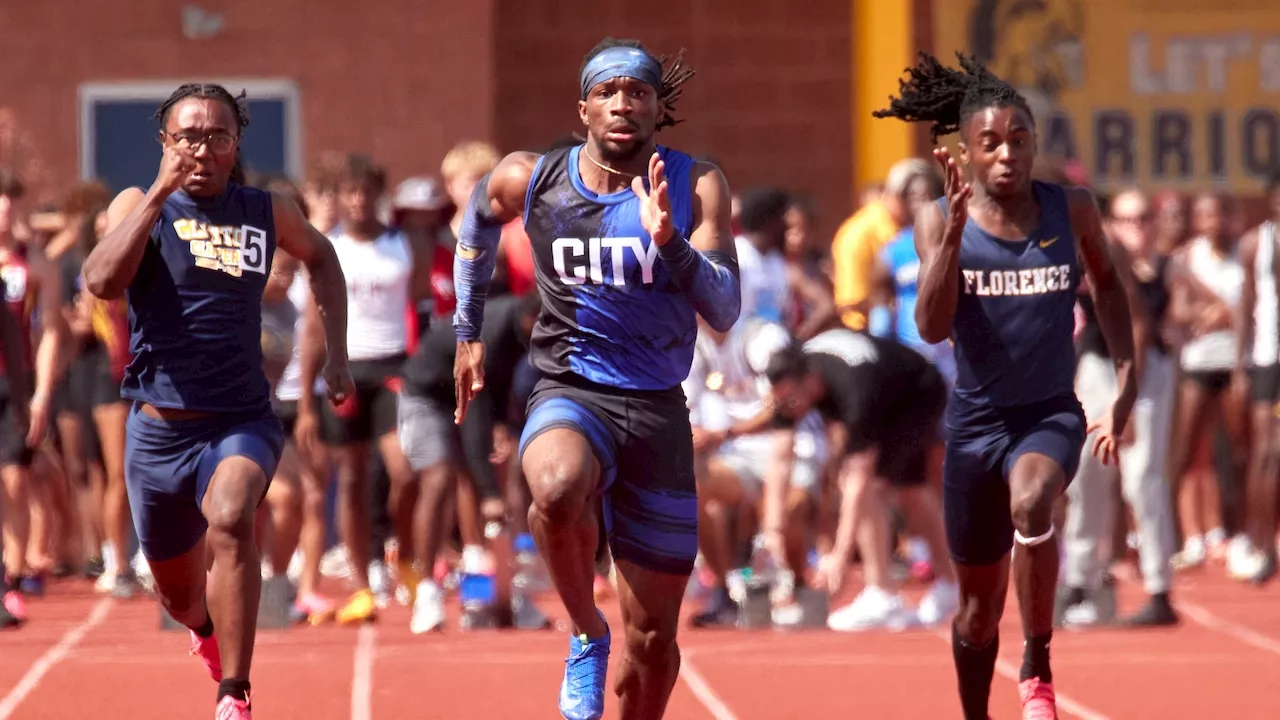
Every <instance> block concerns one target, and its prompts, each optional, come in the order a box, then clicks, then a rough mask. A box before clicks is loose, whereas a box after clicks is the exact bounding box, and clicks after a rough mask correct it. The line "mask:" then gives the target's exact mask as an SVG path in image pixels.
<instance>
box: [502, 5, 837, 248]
mask: <svg viewBox="0 0 1280 720" xmlns="http://www.w3.org/2000/svg"><path fill="white" fill-rule="evenodd" d="M496 3H497V4H496V8H495V19H496V33H495V38H496V41H495V44H496V56H497V78H498V85H497V95H496V101H495V109H496V117H495V120H494V126H495V129H496V132H497V137H498V139H499V141H500V142H501V143H502V144H503V146H504V147H509V148H527V149H537V148H539V147H541V146H543V145H545V144H546V143H547V142H549V141H550V140H552V139H554V138H556V137H558V136H561V135H564V134H565V133H567V132H570V131H574V130H580V129H581V123H580V121H579V120H578V116H577V108H576V100H577V99H578V92H579V91H578V87H577V85H578V83H577V78H578V68H579V67H580V66H581V64H582V59H583V56H584V55H585V54H586V53H587V51H588V50H590V49H591V47H592V46H594V45H595V44H596V43H597V42H599V41H600V40H601V39H602V38H604V37H605V36H608V35H614V36H617V37H632V38H636V39H639V40H640V41H642V42H643V43H645V45H646V47H648V48H649V49H650V50H652V51H654V52H667V53H669V52H674V51H676V50H678V49H679V48H680V47H684V48H686V50H687V53H686V55H685V58H686V60H687V61H688V63H689V65H690V66H691V67H693V68H694V69H695V70H697V73H698V74H697V76H696V77H695V78H693V80H691V81H690V82H689V84H688V85H687V86H686V89H685V92H684V96H683V97H682V98H681V99H680V104H679V112H678V115H679V116H680V117H682V118H684V119H685V120H686V122H685V123H683V124H681V125H679V126H677V127H675V128H672V129H669V130H665V131H663V133H662V135H661V141H662V142H663V143H664V144H670V145H672V146H674V147H677V148H679V149H681V150H684V151H686V152H689V153H691V154H693V155H696V156H704V157H710V158H712V159H714V160H716V161H717V162H718V163H719V164H720V165H721V167H722V168H723V169H724V171H725V174H726V175H727V176H728V178H729V184H730V186H731V187H733V188H734V189H742V188H745V187H748V186H750V185H754V184H758V183H773V184H777V185H780V186H782V187H784V188H787V189H791V190H796V191H802V192H806V193H810V194H812V195H813V196H814V198H815V199H816V200H817V202H818V205H819V210H820V212H821V215H822V222H821V228H822V229H823V231H825V232H832V231H834V229H835V226H836V225H837V224H838V223H839V222H840V221H841V220H843V219H844V216H845V215H846V214H847V212H848V209H849V207H850V194H851V190H850V184H851V177H852V172H851V168H850V152H851V142H852V140H851V135H850V125H849V115H850V99H849V88H850V72H851V63H850V57H851V51H850V47H849V34H850V30H849V29H850V20H849V11H850V10H849V8H850V3H849V2H848V0H814V2H811V3H808V4H807V5H806V6H805V9H804V11H803V12H798V11H797V10H796V8H795V7H793V6H791V5H788V4H787V3H778V2H769V1H767V0H738V1H737V2H733V3H727V2H715V3H711V2H688V0H654V1H652V2H645V3H632V2H623V1H622V0H560V1H559V2H557V3H555V5H554V6H549V5H547V4H542V3H530V2H527V1H526V0H496Z"/></svg>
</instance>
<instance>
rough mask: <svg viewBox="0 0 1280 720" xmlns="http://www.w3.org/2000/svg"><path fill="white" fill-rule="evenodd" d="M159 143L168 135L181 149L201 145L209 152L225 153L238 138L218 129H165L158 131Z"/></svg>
mask: <svg viewBox="0 0 1280 720" xmlns="http://www.w3.org/2000/svg"><path fill="white" fill-rule="evenodd" d="M160 135H161V138H162V139H161V141H160V142H161V144H164V140H163V138H165V137H168V138H169V139H170V140H173V144H174V145H175V146H176V147H178V148H179V149H181V150H191V151H193V152H194V151H197V150H199V149H200V146H201V145H203V146H205V147H207V148H209V152H211V153H213V154H215V155H226V154H227V153H229V152H231V151H232V149H234V148H235V146H236V141H237V140H239V139H240V138H239V137H238V136H236V135H232V134H231V133H227V132H222V131H220V130H218V131H214V132H211V133H198V132H176V133H171V132H168V131H165V130H161V131H160Z"/></svg>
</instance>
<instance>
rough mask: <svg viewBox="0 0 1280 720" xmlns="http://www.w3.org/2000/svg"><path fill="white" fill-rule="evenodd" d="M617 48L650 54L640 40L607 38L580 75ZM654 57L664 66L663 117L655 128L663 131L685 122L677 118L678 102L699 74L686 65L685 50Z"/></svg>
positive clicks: (593, 51)
mask: <svg viewBox="0 0 1280 720" xmlns="http://www.w3.org/2000/svg"><path fill="white" fill-rule="evenodd" d="M615 47H627V48H634V49H636V50H640V51H642V52H646V53H647V52H649V51H648V50H646V49H645V47H644V45H642V44H641V43H640V41H639V40H624V39H619V38H615V37H607V38H605V39H604V40H601V41H600V43H599V44H598V45H596V46H595V47H593V48H591V51H590V52H588V53H587V56H586V57H584V58H583V59H582V65H581V66H580V67H579V68H578V74H579V75H581V74H582V71H583V70H584V69H586V67H587V63H589V62H591V58H594V57H595V56H596V55H599V54H600V53H602V52H604V51H605V50H608V49H609V48H615ZM650 54H652V53H650ZM654 57H655V58H656V59H657V61H658V64H659V65H661V66H662V87H660V88H658V104H659V105H660V106H661V108H662V117H660V118H658V123H657V125H655V126H654V129H655V130H661V129H663V128H669V127H675V126H676V125H679V124H680V123H682V122H684V121H683V120H680V119H678V118H677V117H676V116H675V111H676V101H678V100H679V99H680V95H681V93H683V92H684V87H683V86H684V84H685V83H687V82H689V80H690V79H692V78H693V76H694V75H696V74H697V72H696V71H695V70H694V69H693V68H691V67H689V66H688V65H686V64H685V62H684V48H680V51H679V52H677V53H676V54H675V55H674V56H672V55H655V56H654Z"/></svg>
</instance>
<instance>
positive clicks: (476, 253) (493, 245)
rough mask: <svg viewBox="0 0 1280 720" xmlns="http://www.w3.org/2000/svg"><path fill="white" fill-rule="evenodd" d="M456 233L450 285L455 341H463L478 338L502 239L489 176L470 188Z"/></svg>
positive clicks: (500, 225) (500, 224)
mask: <svg viewBox="0 0 1280 720" xmlns="http://www.w3.org/2000/svg"><path fill="white" fill-rule="evenodd" d="M458 236H459V237H458V249H457V251H456V252H455V253H454V256H453V286H454V292H455V293H456V295H457V308H456V309H455V310H454V313H453V328H454V334H455V335H456V336H457V338H458V342H464V341H471V340H479V339H480V328H481V326H482V325H483V324H484V301H485V298H486V297H487V296H488V295H489V283H490V281H492V280H493V270H494V268H495V267H497V264H498V243H499V242H500V241H501V240H502V223H501V222H500V221H499V220H498V219H497V218H495V217H494V216H493V210H492V206H490V204H489V176H488V175H486V176H484V177H483V178H482V179H481V180H480V182H478V183H476V187H475V189H474V190H472V191H471V202H469V203H467V212H466V214H465V215H464V216H463V217H462V228H461V229H460V230H459V232H458Z"/></svg>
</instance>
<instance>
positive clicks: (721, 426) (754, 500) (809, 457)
mask: <svg viewBox="0 0 1280 720" xmlns="http://www.w3.org/2000/svg"><path fill="white" fill-rule="evenodd" d="M790 342H791V336H790V335H789V334H788V333H787V331H786V330H785V329H783V328H782V326H781V325H778V324H775V323H768V322H764V321H752V322H748V323H740V324H738V325H735V326H734V327H733V328H732V329H730V330H729V331H728V332H727V333H718V332H716V331H714V330H712V329H711V328H710V327H709V326H707V325H706V324H705V323H700V324H699V328H698V343H697V348H696V350H695V353H694V360H693V368H692V369H691V370H690V373H689V380H687V381H686V382H685V394H686V395H687V396H688V398H689V403H690V406H691V413H690V417H691V420H692V422H693V425H694V428H693V444H694V450H695V451H696V452H697V463H698V465H697V467H698V505H699V532H698V545H699V550H700V552H701V553H702V557H703V560H704V561H705V562H706V564H707V566H708V567H709V569H710V570H711V573H712V576H713V578H714V585H713V588H712V596H711V598H710V601H709V603H708V605H707V606H706V607H705V608H704V609H703V610H702V611H701V612H699V613H698V614H696V615H694V616H693V618H692V619H691V624H692V625H693V626H694V627H711V626H717V625H725V624H732V623H733V622H735V620H736V619H737V614H738V609H739V608H738V606H737V604H736V603H735V602H734V601H733V600H732V599H731V598H730V597H729V593H728V590H727V585H726V577H727V574H728V572H729V570H730V569H731V568H732V567H733V566H734V564H735V563H734V559H733V558H734V555H735V553H734V548H735V547H737V544H736V542H735V537H736V536H735V534H734V533H733V532H732V531H731V527H732V526H733V525H732V523H731V522H730V520H731V519H732V516H733V514H734V513H737V516H738V518H739V520H740V521H741V522H747V523H748V524H750V525H751V526H753V527H754V526H755V523H754V522H752V520H754V518H753V517H752V513H755V512H756V511H759V515H758V516H759V517H760V518H761V519H762V526H763V529H764V535H763V538H764V540H765V541H766V544H767V546H768V550H769V551H770V552H771V554H772V555H773V557H774V558H776V559H777V561H778V562H779V563H780V564H782V565H785V567H787V568H788V569H789V570H790V577H791V578H792V580H793V581H794V582H799V583H802V582H803V580H804V571H805V567H806V555H807V551H808V548H809V547H810V542H809V541H810V532H809V526H810V525H811V523H809V522H807V520H808V519H809V518H810V517H812V516H813V515H814V513H815V511H816V509H817V497H816V495H815V492H816V490H817V489H818V488H817V478H818V477H819V468H820V467H821V462H822V457H820V455H821V454H823V453H822V451H825V430H824V428H823V425H822V420H821V418H820V417H818V416H817V414H816V413H813V414H810V415H808V416H806V417H804V418H803V419H802V420H801V422H800V423H799V427H798V431H797V432H796V433H795V434H794V436H793V435H792V434H791V433H785V432H783V431H781V430H778V429H776V428H766V429H764V430H761V431H756V432H748V431H744V428H750V423H751V421H752V420H754V419H755V418H757V417H758V416H760V414H761V412H762V411H763V409H764V403H763V400H764V396H765V394H766V392H767V389H768V382H767V380H765V378H764V374H763V371H764V366H765V363H766V362H767V361H768V358H769V356H770V354H771V353H772V352H773V351H775V350H778V349H779V348H782V347H785V346H786V345H787V344H788V343H790ZM794 590H795V585H794V584H793V583H787V582H783V583H781V584H780V587H779V588H778V598H777V601H778V602H777V604H778V605H779V612H776V613H775V622H777V623H779V624H790V623H791V622H794V621H798V620H799V615H798V613H794V612H785V610H784V609H785V608H788V607H791V606H793V605H794V603H793V599H794Z"/></svg>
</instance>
